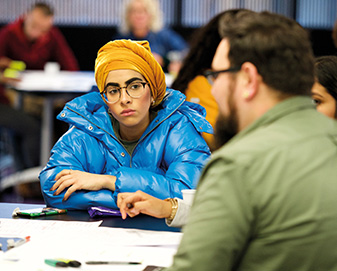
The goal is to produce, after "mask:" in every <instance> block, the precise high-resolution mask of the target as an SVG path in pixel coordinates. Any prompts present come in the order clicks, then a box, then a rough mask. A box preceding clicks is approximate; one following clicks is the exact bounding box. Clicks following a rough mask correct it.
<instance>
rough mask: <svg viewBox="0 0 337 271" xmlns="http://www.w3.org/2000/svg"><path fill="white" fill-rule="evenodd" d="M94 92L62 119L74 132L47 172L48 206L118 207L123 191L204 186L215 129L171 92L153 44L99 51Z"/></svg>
mask: <svg viewBox="0 0 337 271" xmlns="http://www.w3.org/2000/svg"><path fill="white" fill-rule="evenodd" d="M95 78H96V82H97V86H98V88H99V91H100V93H97V92H93V93H89V94H86V95H84V96H81V97H78V98H75V99H74V100H72V101H71V102H69V103H67V104H66V106H65V108H64V110H63V111H62V112H61V113H60V114H59V116H58V117H59V119H62V120H64V121H66V122H67V123H69V124H70V129H69V130H68V132H67V133H65V134H64V135H63V136H62V137H61V138H60V140H59V141H58V142H57V143H56V145H55V146H54V148H53V150H52V155H51V158H50V160H49V162H48V164H47V166H46V167H45V168H44V169H43V171H42V172H41V174H40V181H41V188H42V192H43V195H44V199H45V201H46V203H47V205H48V206H53V207H60V208H67V209H86V208H88V207H89V206H95V205H96V206H98V205H100V206H106V207H111V208H116V207H117V206H116V199H117V194H118V193H120V192H135V191H137V190H142V191H144V192H146V193H149V194H151V195H152V196H155V197H158V198H161V199H164V198H169V197H179V198H181V197H182V195H181V190H182V189H186V188H187V189H188V188H194V187H195V186H196V183H197V180H198V177H199V174H200V171H201V169H202V167H203V165H204V163H205V162H206V161H207V159H208V158H209V155H210V151H209V148H208V146H207V144H206V142H205V141H204V140H203V138H202V136H201V132H205V131H206V132H207V131H208V132H212V128H211V126H210V124H209V123H208V122H207V121H206V120H205V118H204V115H203V114H202V112H203V110H202V108H201V107H200V106H198V105H194V104H191V103H189V102H185V96H184V95H183V94H181V93H180V92H178V91H174V90H171V89H166V85H165V76H164V73H163V71H162V68H161V67H160V65H159V64H158V62H157V61H156V60H155V58H154V57H153V55H152V54H151V51H150V48H149V44H148V42H147V41H143V42H136V41H131V40H115V41H113V42H109V43H107V44H106V45H104V46H103V47H102V48H101V49H100V50H99V52H98V55H97V59H96V64H95Z"/></svg>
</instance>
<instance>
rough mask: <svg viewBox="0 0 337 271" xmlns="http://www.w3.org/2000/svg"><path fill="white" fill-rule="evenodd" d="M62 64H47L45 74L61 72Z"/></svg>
mask: <svg viewBox="0 0 337 271" xmlns="http://www.w3.org/2000/svg"><path fill="white" fill-rule="evenodd" d="M60 69H61V67H60V64H59V63H57V62H47V63H46V64H45V65H44V72H45V73H47V74H55V73H59V72H60Z"/></svg>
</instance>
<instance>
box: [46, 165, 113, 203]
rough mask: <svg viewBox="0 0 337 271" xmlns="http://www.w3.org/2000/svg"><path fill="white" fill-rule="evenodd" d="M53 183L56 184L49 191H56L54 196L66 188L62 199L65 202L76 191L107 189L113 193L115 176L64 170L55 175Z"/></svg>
mask: <svg viewBox="0 0 337 271" xmlns="http://www.w3.org/2000/svg"><path fill="white" fill-rule="evenodd" d="M55 181H56V183H54V185H53V186H52V188H51V189H50V191H53V190H56V191H55V193H54V195H59V194H60V193H61V192H62V191H63V190H64V189H66V188H68V191H67V192H66V193H65V195H64V197H63V201H66V200H67V199H68V198H69V196H70V195H71V194H72V193H74V192H75V191H76V190H93V191H97V190H101V189H109V190H111V191H115V182H116V176H111V175H100V174H92V173H88V172H83V171H79V170H71V169H64V170H62V171H61V172H59V173H58V174H57V175H56V177H55Z"/></svg>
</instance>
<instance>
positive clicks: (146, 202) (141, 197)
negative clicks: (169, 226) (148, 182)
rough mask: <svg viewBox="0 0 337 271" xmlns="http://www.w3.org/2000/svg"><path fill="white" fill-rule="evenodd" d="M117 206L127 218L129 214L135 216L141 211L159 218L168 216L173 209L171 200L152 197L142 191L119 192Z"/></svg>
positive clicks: (123, 216)
mask: <svg viewBox="0 0 337 271" xmlns="http://www.w3.org/2000/svg"><path fill="white" fill-rule="evenodd" d="M117 206H118V207H119V209H120V211H121V214H122V218H123V219H125V218H126V216H127V214H128V215H129V216H130V217H134V216H136V215H138V214H140V213H143V214H146V215H150V216H154V217H157V218H167V217H169V216H170V215H171V211H172V204H171V203H170V202H169V201H164V200H161V199H158V198H155V197H152V196H150V195H148V194H146V193H144V192H142V191H137V192H135V193H119V194H118V199H117Z"/></svg>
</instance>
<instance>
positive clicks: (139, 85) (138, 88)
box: [102, 82, 148, 104]
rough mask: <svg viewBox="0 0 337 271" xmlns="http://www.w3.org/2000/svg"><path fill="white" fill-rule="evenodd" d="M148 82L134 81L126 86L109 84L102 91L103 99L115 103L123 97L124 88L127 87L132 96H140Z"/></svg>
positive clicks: (127, 91)
mask: <svg viewBox="0 0 337 271" xmlns="http://www.w3.org/2000/svg"><path fill="white" fill-rule="evenodd" d="M147 84H148V83H147V82H132V83H130V84H128V85H127V86H125V87H117V86H112V85H109V84H108V85H107V86H106V87H105V89H104V91H103V93H102V96H103V99H104V100H105V101H106V102H107V103H109V104H114V103H117V102H118V101H119V99H120V98H121V91H122V88H125V90H126V93H127V94H128V95H129V96H130V97H131V98H135V99H137V98H140V97H141V96H142V95H143V94H144V90H145V86H146V85H147Z"/></svg>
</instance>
